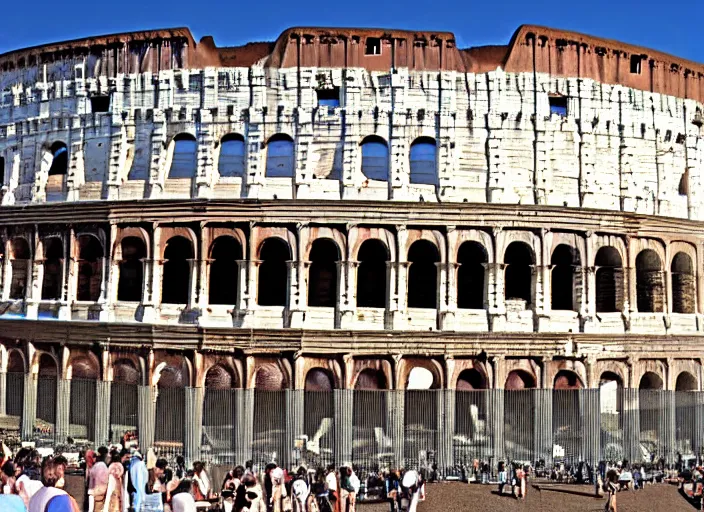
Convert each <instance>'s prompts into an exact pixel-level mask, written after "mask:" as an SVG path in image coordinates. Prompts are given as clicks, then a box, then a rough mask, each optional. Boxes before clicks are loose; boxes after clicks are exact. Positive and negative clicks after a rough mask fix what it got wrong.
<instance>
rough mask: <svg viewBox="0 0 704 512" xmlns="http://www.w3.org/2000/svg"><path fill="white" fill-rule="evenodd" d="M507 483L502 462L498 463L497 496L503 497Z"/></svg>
mask: <svg viewBox="0 0 704 512" xmlns="http://www.w3.org/2000/svg"><path fill="white" fill-rule="evenodd" d="M507 482H508V472H507V471H506V465H505V464H504V462H503V461H501V462H499V496H503V494H504V487H505V486H506V483H507Z"/></svg>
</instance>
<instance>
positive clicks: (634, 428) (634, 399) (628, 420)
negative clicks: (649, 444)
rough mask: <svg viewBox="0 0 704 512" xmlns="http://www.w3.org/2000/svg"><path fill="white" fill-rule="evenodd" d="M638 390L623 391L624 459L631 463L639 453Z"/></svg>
mask: <svg viewBox="0 0 704 512" xmlns="http://www.w3.org/2000/svg"><path fill="white" fill-rule="evenodd" d="M638 392H639V390H638V389H624V404H623V406H624V407H623V410H624V416H625V418H624V421H623V437H624V447H623V453H624V457H625V458H627V459H628V460H629V461H633V460H634V457H637V456H638V452H639V451H640V409H639V397H638Z"/></svg>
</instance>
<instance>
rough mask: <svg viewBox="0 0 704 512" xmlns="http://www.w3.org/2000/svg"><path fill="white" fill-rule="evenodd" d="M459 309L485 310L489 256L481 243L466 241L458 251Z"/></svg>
mask: <svg viewBox="0 0 704 512" xmlns="http://www.w3.org/2000/svg"><path fill="white" fill-rule="evenodd" d="M457 263H458V265H459V267H458V269H457V307H458V308H460V309H484V302H485V296H486V282H485V275H486V265H487V264H488V263H489V254H488V252H487V250H486V247H485V246H483V245H482V244H481V243H480V242H476V241H465V242H463V243H462V244H461V245H460V246H459V248H458V249H457Z"/></svg>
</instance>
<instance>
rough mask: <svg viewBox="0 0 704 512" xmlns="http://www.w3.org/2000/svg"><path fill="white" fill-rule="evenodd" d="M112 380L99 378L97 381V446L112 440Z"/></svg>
mask: <svg viewBox="0 0 704 512" xmlns="http://www.w3.org/2000/svg"><path fill="white" fill-rule="evenodd" d="M111 384H112V383H111V382H110V381H107V380H99V381H97V382H96V383H95V401H96V404H95V432H94V437H93V439H95V445H96V446H106V445H107V444H108V443H109V442H110V398H111V390H112V388H111Z"/></svg>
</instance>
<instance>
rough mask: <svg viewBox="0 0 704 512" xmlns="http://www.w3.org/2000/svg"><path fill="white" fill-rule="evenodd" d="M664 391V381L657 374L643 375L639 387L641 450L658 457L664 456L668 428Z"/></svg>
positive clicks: (647, 373) (648, 373)
mask: <svg viewBox="0 0 704 512" xmlns="http://www.w3.org/2000/svg"><path fill="white" fill-rule="evenodd" d="M662 390H663V380H662V378H661V377H660V376H659V375H658V374H657V373H654V372H646V373H645V374H643V377H641V379H640V384H639V386H638V406H639V413H640V448H641V450H645V451H646V452H647V453H652V454H656V455H664V446H665V439H664V437H665V436H664V434H665V431H666V430H665V429H666V428H667V425H666V420H665V416H666V414H664V413H665V411H666V408H667V406H666V403H665V401H666V399H665V396H664V395H663V391H662ZM670 407H671V406H670Z"/></svg>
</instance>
